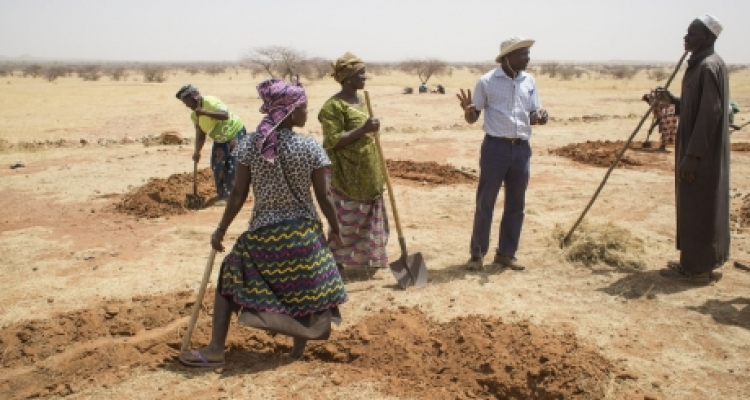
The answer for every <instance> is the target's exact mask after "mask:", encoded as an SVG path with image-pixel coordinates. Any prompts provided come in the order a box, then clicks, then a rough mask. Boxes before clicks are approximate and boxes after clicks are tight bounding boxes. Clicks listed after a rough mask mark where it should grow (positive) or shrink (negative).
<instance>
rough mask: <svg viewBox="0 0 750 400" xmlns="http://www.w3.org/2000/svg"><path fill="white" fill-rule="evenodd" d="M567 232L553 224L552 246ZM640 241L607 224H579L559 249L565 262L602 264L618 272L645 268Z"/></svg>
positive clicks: (622, 229)
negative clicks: (553, 242)
mask: <svg viewBox="0 0 750 400" xmlns="http://www.w3.org/2000/svg"><path fill="white" fill-rule="evenodd" d="M566 234H567V230H566V229H565V228H563V226H562V225H560V224H557V225H555V229H554V230H553V231H552V235H553V238H554V239H555V242H556V243H561V242H562V240H563V238H564V237H565V235H566ZM644 251H645V247H644V241H643V239H641V238H639V237H637V236H635V235H634V234H633V233H631V232H630V231H629V230H627V229H625V228H623V227H620V226H617V225H615V224H613V223H611V222H607V223H605V224H597V223H583V224H581V226H579V227H578V229H577V230H576V231H575V232H574V233H573V236H572V237H571V238H570V241H569V242H568V245H567V246H565V247H564V248H563V253H564V255H565V259H566V260H567V261H569V262H572V263H581V264H583V265H585V266H587V267H591V266H594V265H601V264H606V265H609V266H611V267H615V268H619V269H639V270H640V269H645V268H646V262H645V261H644V260H643V257H644Z"/></svg>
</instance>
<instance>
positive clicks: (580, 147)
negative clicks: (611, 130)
mask: <svg viewBox="0 0 750 400" xmlns="http://www.w3.org/2000/svg"><path fill="white" fill-rule="evenodd" d="M624 145H625V142H624V141H622V140H618V141H615V142H611V141H609V140H605V141H601V140H595V141H590V140H589V141H587V142H585V143H571V144H568V145H566V146H563V147H558V148H556V149H552V150H550V153H552V154H555V155H558V156H561V157H566V158H570V159H571V160H573V161H577V162H579V163H582V164H588V165H596V166H598V167H609V166H610V165H612V163H613V162H614V161H615V159H616V158H617V154H618V153H619V152H620V151H621V150H622V147H623V146H624ZM641 147H642V143H631V144H630V148H631V149H633V148H641ZM640 165H643V164H642V163H641V162H640V161H638V160H636V159H634V158H633V156H632V155H629V154H628V153H627V152H626V153H625V155H624V156H623V157H622V158H621V159H620V162H619V163H618V167H629V166H630V167H632V166H640Z"/></svg>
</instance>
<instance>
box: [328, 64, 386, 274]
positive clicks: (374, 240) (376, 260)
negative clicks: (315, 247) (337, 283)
mask: <svg viewBox="0 0 750 400" xmlns="http://www.w3.org/2000/svg"><path fill="white" fill-rule="evenodd" d="M332 75H333V78H334V79H336V81H337V82H339V83H340V84H341V91H340V92H338V93H336V94H335V95H333V97H331V98H330V99H328V101H326V102H325V104H324V105H323V107H322V108H321V109H320V113H319V114H318V121H320V123H321V125H322V128H323V136H324V139H323V148H324V149H325V150H326V152H327V153H328V157H329V158H330V159H331V167H330V174H331V188H330V194H331V199H332V200H333V203H334V205H335V207H336V213H337V214H338V218H339V223H340V226H341V230H340V237H341V242H340V243H331V244H330V246H331V251H332V252H333V256H334V258H335V259H336V264H338V265H339V268H343V267H345V266H353V267H368V266H375V267H384V266H385V264H386V263H387V262H388V258H387V255H386V244H387V243H388V234H389V229H388V218H387V215H386V209H385V202H384V201H383V191H384V183H385V178H384V177H383V173H382V170H381V166H380V163H381V160H380V157H379V156H378V150H377V147H376V146H375V140H374V138H373V136H372V133H374V132H377V131H378V129H379V128H380V121H378V119H377V118H373V117H371V116H369V114H368V112H367V106H366V104H365V102H364V100H363V98H362V97H361V96H360V95H359V94H358V93H357V91H359V90H361V89H364V87H365V81H366V80H367V76H366V75H365V64H364V62H362V60H361V59H359V58H358V57H356V56H355V55H354V54H351V53H346V54H344V55H343V56H342V57H341V58H339V59H338V60H336V62H334V63H333V73H332Z"/></svg>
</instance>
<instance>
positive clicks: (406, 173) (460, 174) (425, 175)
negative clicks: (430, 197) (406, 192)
mask: <svg viewBox="0 0 750 400" xmlns="http://www.w3.org/2000/svg"><path fill="white" fill-rule="evenodd" d="M386 163H387V165H388V173H389V174H390V175H391V176H392V177H396V178H401V179H408V180H412V181H418V182H424V183H431V184H434V185H454V184H459V183H473V182H476V181H477V177H476V176H475V175H473V174H472V173H471V172H469V171H464V170H461V169H458V168H456V167H454V166H452V165H450V164H448V165H443V164H438V163H436V162H434V161H428V162H417V161H399V160H387V161H386Z"/></svg>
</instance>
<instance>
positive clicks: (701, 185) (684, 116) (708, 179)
mask: <svg viewBox="0 0 750 400" xmlns="http://www.w3.org/2000/svg"><path fill="white" fill-rule="evenodd" d="M721 30H722V27H721V24H720V23H719V22H718V20H716V18H715V17H713V16H711V15H704V16H702V17H699V18H697V19H696V20H694V21H693V22H692V23H691V24H690V26H689V28H688V31H687V34H686V35H685V38H684V40H685V50H686V51H689V52H691V53H692V54H691V56H690V59H688V68H687V70H686V71H685V76H684V78H683V80H682V97H681V98H677V97H675V96H673V95H672V94H671V93H669V92H666V91H662V93H663V94H662V96H663V97H667V96H668V97H669V99H670V100H671V101H672V103H674V104H675V105H676V108H677V110H676V111H677V113H678V114H679V116H680V122H679V131H678V133H677V144H676V151H675V166H676V168H675V178H676V182H675V185H676V200H677V204H676V205H677V249H678V250H680V261H679V262H670V263H669V267H668V268H666V269H664V270H662V272H661V275H662V276H664V277H666V278H671V279H675V280H683V281H693V282H696V283H707V282H710V281H712V280H718V279H719V278H720V274H718V273H715V272H713V271H714V270H715V269H717V268H719V267H721V266H722V265H723V264H724V263H725V262H726V261H727V259H728V258H729V241H730V233H729V156H730V143H729V113H728V110H727V107H728V105H729V81H728V75H727V68H726V65H724V61H723V60H722V59H721V57H719V55H718V54H716V52H715V51H714V43H715V42H716V39H717V37H718V36H719V34H720V33H721Z"/></svg>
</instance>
